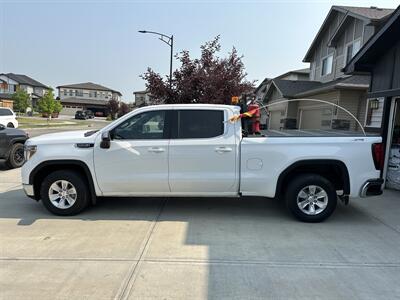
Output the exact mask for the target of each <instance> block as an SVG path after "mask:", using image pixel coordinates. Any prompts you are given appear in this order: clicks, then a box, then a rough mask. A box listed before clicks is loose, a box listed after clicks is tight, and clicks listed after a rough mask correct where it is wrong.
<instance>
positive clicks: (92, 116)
mask: <svg viewBox="0 0 400 300" xmlns="http://www.w3.org/2000/svg"><path fill="white" fill-rule="evenodd" d="M84 113H85V114H86V115H87V116H88V118H89V119H93V118H94V113H93V112H92V111H91V110H88V109H87V110H84Z"/></svg>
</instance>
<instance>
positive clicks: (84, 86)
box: [57, 82, 122, 96]
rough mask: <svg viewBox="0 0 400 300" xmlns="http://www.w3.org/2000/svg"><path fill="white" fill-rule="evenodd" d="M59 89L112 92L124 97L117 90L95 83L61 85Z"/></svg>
mask: <svg viewBox="0 0 400 300" xmlns="http://www.w3.org/2000/svg"><path fill="white" fill-rule="evenodd" d="M57 88H71V89H85V90H95V91H110V92H113V93H117V94H118V95H120V96H122V94H121V93H120V92H118V91H116V90H113V89H110V88H108V87H105V86H103V85H100V84H97V83H93V82H84V83H73V84H65V85H59V86H58V87H57Z"/></svg>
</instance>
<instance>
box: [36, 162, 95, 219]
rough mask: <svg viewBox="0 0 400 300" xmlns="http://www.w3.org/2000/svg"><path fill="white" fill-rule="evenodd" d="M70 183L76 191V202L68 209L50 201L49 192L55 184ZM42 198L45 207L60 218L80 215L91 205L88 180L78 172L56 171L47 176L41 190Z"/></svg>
mask: <svg viewBox="0 0 400 300" xmlns="http://www.w3.org/2000/svg"><path fill="white" fill-rule="evenodd" d="M61 180H64V181H68V182H69V183H70V184H72V185H73V187H74V188H75V190H76V200H75V202H74V203H73V204H72V205H71V206H70V207H68V208H59V207H56V206H55V205H54V204H53V203H52V201H50V199H49V190H50V187H51V186H52V184H53V183H55V182H57V181H61ZM40 196H41V199H42V202H43V205H44V207H46V209H47V210H48V211H50V212H51V213H53V214H55V215H59V216H72V215H76V214H78V213H80V212H81V211H82V210H84V209H85V208H86V207H87V206H88V204H89V190H88V188H87V181H86V179H85V178H84V177H83V176H81V175H80V174H79V173H78V172H75V171H71V170H60V171H54V172H53V173H50V174H49V175H47V177H46V178H45V179H44V180H43V182H42V185H41V188H40Z"/></svg>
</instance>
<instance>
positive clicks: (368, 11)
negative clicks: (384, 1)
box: [335, 6, 394, 21]
mask: <svg viewBox="0 0 400 300" xmlns="http://www.w3.org/2000/svg"><path fill="white" fill-rule="evenodd" d="M335 7H336V8H339V9H344V10H347V11H348V12H350V13H352V14H354V15H356V16H359V17H364V18H367V19H369V20H371V21H377V20H380V19H382V18H384V17H386V16H387V15H390V14H391V13H392V12H393V11H394V9H392V8H380V7H376V6H370V7H356V6H335Z"/></svg>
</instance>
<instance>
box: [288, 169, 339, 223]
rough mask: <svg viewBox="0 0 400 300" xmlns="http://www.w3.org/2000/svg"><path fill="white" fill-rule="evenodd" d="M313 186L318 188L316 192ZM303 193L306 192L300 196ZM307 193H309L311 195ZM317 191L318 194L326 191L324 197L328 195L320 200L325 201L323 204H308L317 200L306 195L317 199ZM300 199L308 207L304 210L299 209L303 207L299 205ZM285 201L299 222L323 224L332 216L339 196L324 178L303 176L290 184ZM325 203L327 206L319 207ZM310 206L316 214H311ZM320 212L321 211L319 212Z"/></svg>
mask: <svg viewBox="0 0 400 300" xmlns="http://www.w3.org/2000/svg"><path fill="white" fill-rule="evenodd" d="M313 186H316V187H317V188H316V190H315V189H314V188H313ZM312 190H314V192H312ZM301 191H303V192H304V194H303V195H300V192H301ZM306 191H308V192H309V194H308V193H307V192H306ZM316 191H318V193H319V192H321V191H324V192H325V194H323V193H322V195H326V197H323V198H322V197H321V198H320V199H323V200H322V201H321V202H314V204H312V203H311V204H306V203H310V202H309V201H316V198H308V197H304V195H305V194H307V195H311V196H310V197H314V196H315V197H317V194H318V193H317V192H316ZM320 195H321V194H320ZM298 197H299V202H301V203H303V204H305V205H306V206H305V207H303V210H302V209H300V207H299V206H302V204H298ZM303 199H307V201H306V202H303V201H302V200H303ZM285 200H286V206H287V208H288V209H289V211H290V212H291V213H292V214H293V215H294V216H295V217H296V218H297V219H298V220H300V221H303V222H310V223H316V222H322V221H324V220H325V219H327V218H328V217H329V216H330V215H332V213H333V212H334V210H335V208H336V204H337V194H336V190H335V187H334V186H333V184H332V183H331V182H330V181H329V180H327V179H326V178H325V177H322V176H320V175H317V174H302V175H300V176H298V177H295V178H294V179H293V180H291V181H290V182H289V184H288V187H287V190H286V194H285ZM323 202H325V203H326V202H327V204H326V206H325V207H324V208H323V209H322V207H323V206H319V204H318V203H323ZM310 205H311V206H312V207H313V209H314V210H315V211H314V212H311V209H312V208H311V207H310ZM321 209H322V210H321ZM318 210H321V211H320V212H318ZM304 211H308V212H304ZM312 213H314V214H312Z"/></svg>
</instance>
